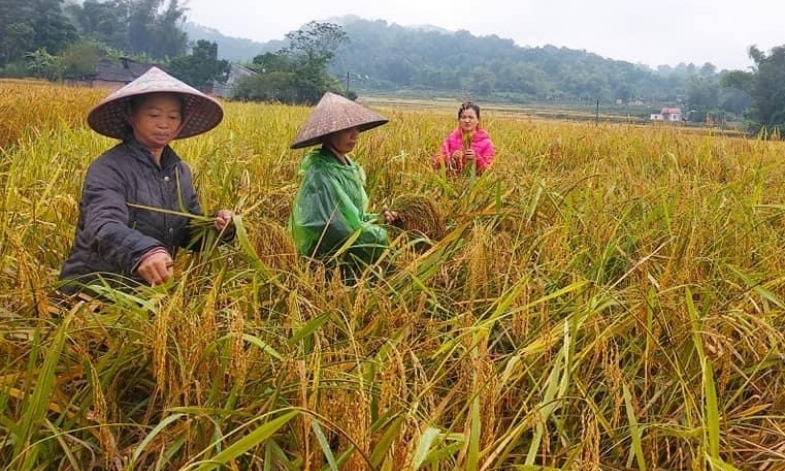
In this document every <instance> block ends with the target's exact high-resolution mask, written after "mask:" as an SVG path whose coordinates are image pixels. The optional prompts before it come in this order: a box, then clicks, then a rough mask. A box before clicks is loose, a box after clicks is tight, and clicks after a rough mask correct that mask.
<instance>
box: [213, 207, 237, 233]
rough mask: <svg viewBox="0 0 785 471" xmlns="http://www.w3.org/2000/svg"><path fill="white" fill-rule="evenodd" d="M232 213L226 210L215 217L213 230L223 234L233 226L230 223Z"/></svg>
mask: <svg viewBox="0 0 785 471" xmlns="http://www.w3.org/2000/svg"><path fill="white" fill-rule="evenodd" d="M232 216H233V214H232V212H231V211H229V210H228V209H222V210H220V211H218V213H216V215H215V229H216V230H217V231H218V232H224V231H226V230H228V229H231V228H232V227H233V226H234V223H233V222H232Z"/></svg>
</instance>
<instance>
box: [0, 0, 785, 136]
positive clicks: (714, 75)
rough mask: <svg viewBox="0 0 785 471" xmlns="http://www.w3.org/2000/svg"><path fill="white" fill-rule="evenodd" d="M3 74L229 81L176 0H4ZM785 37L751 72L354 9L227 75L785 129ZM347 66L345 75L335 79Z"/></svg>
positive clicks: (303, 95) (276, 90)
mask: <svg viewBox="0 0 785 471" xmlns="http://www.w3.org/2000/svg"><path fill="white" fill-rule="evenodd" d="M0 12H2V14H0V75H2V76H6V77H25V76H34V77H42V78H47V79H51V80H62V79H69V78H81V77H85V76H89V74H90V73H92V72H94V70H95V64H96V63H97V61H98V60H99V59H100V58H102V57H121V56H125V57H131V58H134V59H136V60H139V61H142V62H148V63H155V64H158V65H161V66H163V67H164V68H165V69H166V70H167V71H169V72H170V73H172V74H173V75H175V76H177V77H178V78H181V79H182V80H184V81H186V82H188V83H190V84H191V85H193V86H196V87H197V88H207V87H209V86H210V84H213V83H216V82H222V81H224V80H226V78H227V74H228V71H229V64H228V62H227V61H226V60H222V59H220V51H219V47H221V46H220V43H221V42H220V40H216V41H207V40H197V41H195V42H194V41H192V40H191V38H189V36H188V34H187V33H185V31H184V29H183V25H184V22H185V19H186V13H187V8H186V6H185V5H184V4H183V3H181V2H180V1H179V0H103V1H99V0H85V1H83V2H81V3H74V2H66V1H64V0H0ZM783 48H785V46H782V47H775V48H773V49H772V50H771V53H770V54H767V53H764V52H762V51H760V50H759V49H758V48H757V47H751V48H750V50H749V54H750V57H751V58H752V59H753V61H754V62H755V66H754V67H752V68H751V70H750V71H727V70H722V71H717V70H716V67H715V66H713V65H712V64H710V63H705V64H703V65H701V66H697V65H695V64H678V65H677V66H674V67H671V66H667V65H663V66H659V67H657V68H655V69H652V68H650V67H648V66H645V65H641V64H633V63H630V62H626V61H617V60H612V59H606V58H603V57H600V56H599V55H597V54H592V53H589V52H586V51H579V50H572V49H567V48H558V47H554V46H543V47H521V46H518V45H516V44H515V43H514V42H513V41H512V40H509V39H503V38H500V37H498V36H495V35H491V36H483V37H477V36H473V35H472V34H470V33H469V32H468V31H458V32H455V33H449V32H440V31H428V30H424V29H413V28H405V27H402V26H399V25H396V24H388V23H387V22H385V21H382V20H379V21H366V20H359V19H355V20H353V21H347V22H345V23H344V24H343V25H340V26H339V25H338V24H334V23H320V22H315V21H312V22H310V23H308V24H306V25H304V26H303V27H302V28H301V29H299V30H296V31H292V32H290V33H288V34H287V35H286V36H285V38H284V39H283V40H281V41H270V42H268V43H266V44H263V45H262V46H261V47H260V51H259V54H257V55H256V56H255V57H253V58H249V59H248V60H247V61H246V62H245V63H244V65H245V66H246V67H248V68H250V69H251V70H253V71H254V72H256V75H254V76H252V77H249V78H246V79H244V80H241V81H240V82H238V83H237V84H235V85H234V93H235V98H238V99H243V100H259V101H278V102H284V103H314V102H315V101H316V100H317V99H318V97H320V96H321V95H322V94H323V93H324V91H327V90H331V91H337V92H342V93H344V94H348V95H350V96H356V93H376V92H388V93H389V92H414V93H419V94H422V95H424V96H437V95H444V94H450V95H453V96H455V95H456V94H460V95H462V96H470V97H473V98H475V99H482V100H488V101H506V102H519V103H548V102H554V103H594V102H595V101H601V102H603V103H613V104H619V105H622V106H628V105H635V104H638V105H639V109H646V107H648V108H650V109H652V108H654V109H656V107H659V106H681V107H682V108H683V109H684V111H685V115H686V117H687V119H689V120H691V121H696V122H707V121H709V122H717V123H722V122H724V121H725V120H737V121H738V120H744V121H745V123H746V125H747V126H748V128H749V130H750V131H751V132H759V131H761V130H767V131H774V132H777V133H779V132H780V131H781V130H782V128H784V127H785V80H782V79H783V78H785V49H783ZM344 77H345V78H346V81H345V82H344V80H343V79H344Z"/></svg>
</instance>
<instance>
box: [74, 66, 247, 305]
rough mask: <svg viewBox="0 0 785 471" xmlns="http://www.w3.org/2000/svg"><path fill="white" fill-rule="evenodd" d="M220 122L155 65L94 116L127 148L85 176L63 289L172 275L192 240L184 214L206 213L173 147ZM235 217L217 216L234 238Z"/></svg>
mask: <svg viewBox="0 0 785 471" xmlns="http://www.w3.org/2000/svg"><path fill="white" fill-rule="evenodd" d="M222 119H223V109H222V107H221V105H220V104H219V103H218V102H217V101H216V100H214V99H213V98H210V97H209V96H207V95H205V94H203V93H201V92H199V91H198V90H196V89H194V88H192V87H190V86H188V85H186V84H185V83H183V82H181V81H179V80H177V79H175V78H174V77H171V76H170V75H168V74H166V73H165V72H163V71H162V70H160V69H158V68H156V67H153V68H151V69H150V70H149V71H147V72H146V73H145V74H143V75H141V76H140V77H138V78H137V79H136V80H134V81H133V82H131V83H129V84H128V85H126V86H125V87H123V88H121V89H119V90H117V91H115V92H113V93H111V94H110V95H109V96H108V97H106V98H105V99H104V100H103V101H101V102H100V103H99V104H98V105H96V106H95V107H94V108H93V109H92V110H91V111H90V113H89V114H88V117H87V123H88V125H89V126H90V127H91V128H92V129H93V130H94V131H96V132H98V133H99V134H102V135H105V136H109V137H113V138H116V139H120V140H121V142H120V143H118V144H117V145H115V146H114V147H112V148H111V149H109V150H108V151H106V152H105V153H104V154H102V155H101V156H100V157H98V159H96V160H95V161H93V162H92V163H91V165H90V167H89V169H88V171H87V175H86V177H85V182H84V186H83V188H82V197H81V202H80V204H79V221H78V224H77V227H76V235H75V239H74V242H73V245H72V247H71V252H70V255H69V257H68V259H67V260H66V261H65V264H64V265H63V268H62V270H61V272H60V278H61V279H62V280H66V283H64V286H63V291H65V292H67V293H73V292H76V291H79V290H81V289H82V288H83V287H85V286H86V285H89V284H91V283H99V284H104V283H107V284H109V285H111V286H129V285H130V286H133V285H134V284H136V283H139V284H146V285H153V286H154V285H158V284H161V283H164V282H165V281H167V280H168V279H170V278H171V277H172V274H173V271H172V267H173V259H174V257H175V255H176V253H177V250H178V248H181V247H185V246H186V245H187V244H188V243H189V239H190V234H189V229H188V222H189V218H188V217H186V216H185V215H183V214H185V213H191V214H194V215H202V209H201V207H200V205H199V201H198V198H197V195H196V191H195V189H194V185H193V179H192V176H191V170H190V169H189V167H188V165H186V164H185V162H183V161H182V160H180V157H178V155H177V154H176V153H175V151H174V150H173V149H172V148H171V147H170V146H169V143H170V142H172V140H174V139H182V138H186V137H190V136H195V135H197V134H201V133H203V132H206V131H209V130H210V129H212V128H214V127H215V126H217V125H218V123H220V122H221V120H222ZM176 213H179V214H176ZM231 219H232V213H231V211H229V210H225V209H224V210H220V211H218V212H217V214H216V216H215V221H214V225H215V229H216V230H217V231H219V232H221V233H223V234H224V235H226V234H230V233H232V232H233V227H232V223H231Z"/></svg>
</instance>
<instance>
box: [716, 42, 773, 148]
mask: <svg viewBox="0 0 785 471" xmlns="http://www.w3.org/2000/svg"><path fill="white" fill-rule="evenodd" d="M748 52H749V56H750V58H751V59H752V60H753V61H754V62H755V65H754V66H753V70H752V72H743V71H734V72H730V73H728V74H726V75H724V76H723V79H722V85H723V86H725V87H731V88H735V89H738V90H742V91H744V92H746V93H748V94H749V96H750V98H751V100H752V105H751V106H750V109H749V112H748V118H749V119H750V125H749V131H750V132H751V133H754V134H757V133H759V132H760V131H765V132H767V133H771V132H777V133H778V134H780V135H783V134H785V45H783V46H777V47H774V48H773V49H772V50H771V51H770V53H769V54H766V53H764V52H763V51H761V50H760V49H758V48H757V47H756V46H751V47H750V48H749V51H748Z"/></svg>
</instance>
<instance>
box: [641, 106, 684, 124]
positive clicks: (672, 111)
mask: <svg viewBox="0 0 785 471" xmlns="http://www.w3.org/2000/svg"><path fill="white" fill-rule="evenodd" d="M681 118H682V114H681V108H667V107H666V108H663V109H661V110H660V112H659V113H652V114H651V116H650V117H649V119H650V120H652V121H670V122H679V121H681Z"/></svg>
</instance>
